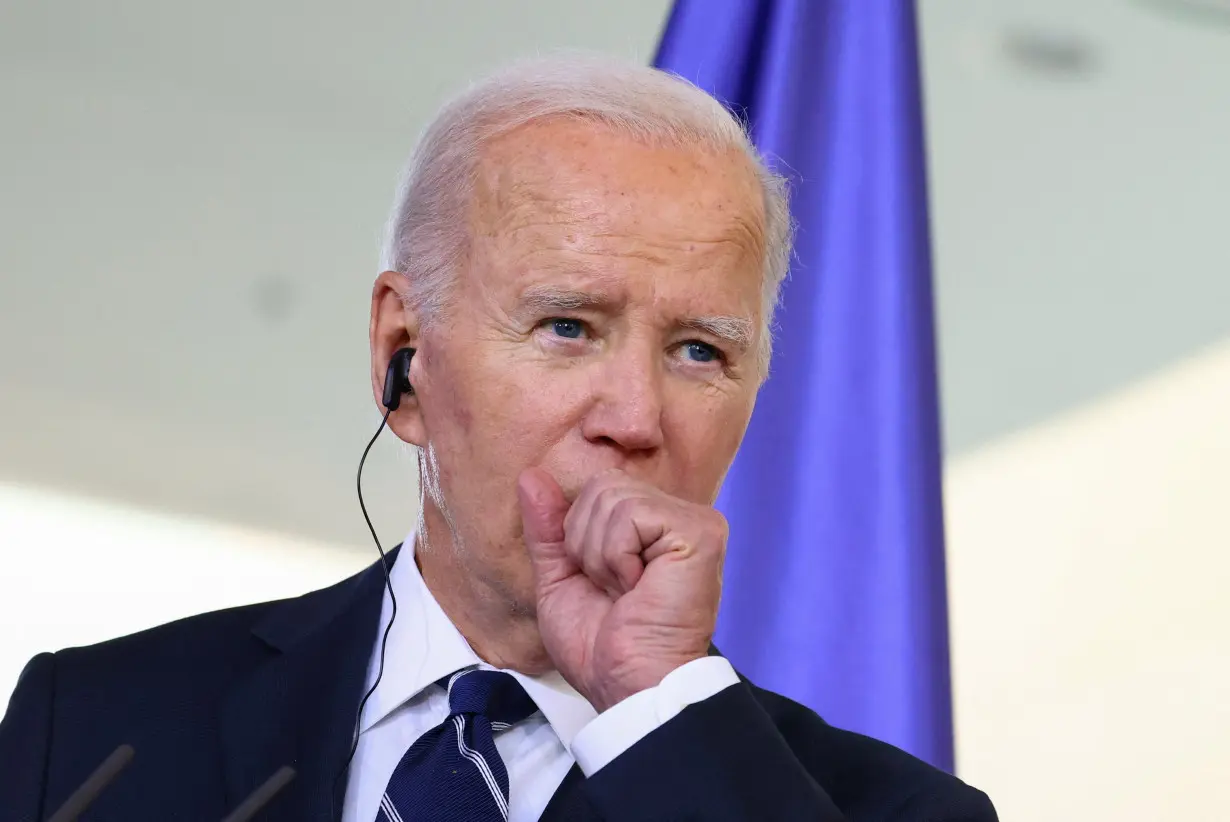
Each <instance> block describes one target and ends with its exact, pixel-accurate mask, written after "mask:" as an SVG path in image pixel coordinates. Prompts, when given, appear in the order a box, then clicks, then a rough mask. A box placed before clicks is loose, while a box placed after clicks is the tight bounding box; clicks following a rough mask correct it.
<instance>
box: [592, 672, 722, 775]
mask: <svg viewBox="0 0 1230 822" xmlns="http://www.w3.org/2000/svg"><path fill="white" fill-rule="evenodd" d="M738 682H739V675H738V674H736V673H735V669H734V667H733V666H732V665H731V664H730V662H729V661H728V660H727V659H726V658H725V657H721V656H707V657H704V658H703V659H694V660H692V661H691V662H689V663H687V664H685V665H680V666H679V667H678V668H676V669H675V670H673V671H671V672H670V673H669V674H667V675H666V676H665V677H663V679H662V681H661V682H660V683H658V684H657V685H656V686H654V687H652V688H646V689H645V690H643V691H638V692H637V693H635V694H633V695H632V696H630V697H628V698H627V699H625V700H623V701H622V702H619V703H618V704H616V705H612V706H611V707H610V708H608V709H607V710H605V711H603V712H602V713H601V714H599V715H598V716H597V718H595V719H594V720H592V721H591V722H590V723H589V724H588V725H586V726H585V727H584V728H582V729H581V730H580V732H579V733H578V734H577V735H576V737H575V738H574V739H573V740H572V756H573V758H575V759H576V761H577V764H578V765H580V766H581V771H582V772H583V773H584V774H585V775H586V776H587V777H588V776H593V775H594V774H595V773H597V772H598V770H600V769H601V768H603V767H605V766H606V765H607V764H609V763H610V762H611V760H613V759H614V758H615V757H617V756H619V755H620V754H621V753H623V752H624V751H626V750H628V749H629V748H631V747H632V746H633V745H635V744H636V743H637V742H640V741H641V740H642V739H644V738H645V737H646V736H649V734H650V733H651V732H652V731H654V730H656V729H658V728H660V727H661V726H663V725H665V724H666V723H667V722H669V721H670V720H672V719H674V718H675V717H676V716H677V715H678V714H679V712H680V711H682V710H683V709H684V708H686V707H688V706H689V705H693V704H695V703H697V702H703V701H705V700H706V699H708V698H709V697H711V696H713V695H714V694H716V693H718V692H719V691H723V690H725V689H726V688H729V687H730V686H731V685H736V684H738Z"/></svg>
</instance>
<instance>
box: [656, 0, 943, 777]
mask: <svg viewBox="0 0 1230 822" xmlns="http://www.w3.org/2000/svg"><path fill="white" fill-rule="evenodd" d="M656 64H657V65H658V66H660V67H662V68H665V69H668V70H670V71H674V72H676V73H678V74H680V75H682V76H683V77H685V78H687V79H688V80H691V81H692V82H694V83H696V84H697V85H699V86H700V87H701V88H703V89H705V90H707V91H709V92H710V93H711V94H713V95H714V96H716V97H717V98H719V99H720V100H723V101H724V102H726V103H727V104H728V105H729V106H730V107H731V108H732V110H734V111H735V112H736V113H737V114H738V115H740V116H742V117H745V118H746V119H747V121H748V122H749V124H750V126H751V131H752V135H753V137H754V139H755V141H756V144H757V145H758V146H759V147H760V150H761V151H762V152H763V153H764V154H765V155H766V156H767V158H768V159H769V161H770V162H771V163H772V164H774V165H775V167H776V168H777V169H778V170H779V171H780V172H781V173H783V174H785V175H786V176H787V177H789V178H790V180H791V187H792V197H791V200H792V211H793V213H794V216H795V219H796V221H797V223H798V235H797V243H796V258H795V260H794V262H793V264H792V266H791V273H790V277H789V278H788V279H787V281H786V284H785V286H784V290H783V294H782V305H781V308H780V309H779V312H778V316H777V325H778V329H777V334H776V345H775V349H774V355H773V365H772V372H771V376H770V378H769V381H768V382H767V383H766V384H765V386H764V388H763V389H762V391H761V393H760V399H759V402H758V404H757V407H756V412H755V414H754V416H753V418H752V422H751V427H750V429H749V431H748V434H747V438H746V439H745V440H744V444H743V447H742V449H741V450H740V452H739V455H738V457H737V458H736V460H735V464H734V466H733V468H732V470H731V473H730V475H729V477H728V478H727V481H726V484H725V486H724V488H723V491H722V495H721V498H720V499H719V507H720V508H721V510H722V511H723V512H724V513H725V514H726V516H727V517H728V519H729V520H730V524H731V538H730V550H729V554H728V557H727V565H726V587H725V591H724V595H723V604H722V612H721V616H720V619H719V622H718V637H717V640H716V642H717V645H718V647H719V648H721V649H722V651H723V653H725V654H726V655H727V656H729V657H730V658H731V660H732V661H733V662H734V663H735V665H736V666H737V667H738V668H740V670H742V671H743V672H745V673H746V674H747V675H748V676H750V677H751V678H752V679H753V680H754V681H756V682H757V683H758V684H761V685H763V686H765V687H767V688H770V689H772V690H776V691H779V692H781V693H784V694H785V695H787V696H789V697H791V698H793V699H796V700H798V701H800V702H803V703H804V704H806V705H809V706H810V707H812V708H814V709H815V710H816V711H817V712H819V713H820V714H821V715H822V716H824V717H825V718H826V719H827V720H828V721H829V722H830V723H832V724H834V725H837V726H840V727H844V728H849V729H851V730H856V731H859V732H861V733H865V734H868V735H871V736H874V737H877V738H879V739H883V740H885V741H887V742H890V743H892V744H894V745H897V746H899V747H902V748H904V749H906V750H907V751H910V752H911V753H913V754H915V755H917V756H919V757H921V758H922V759H925V760H927V761H928V762H930V763H932V764H934V765H936V766H938V767H941V768H944V769H946V770H952V767H953V751H952V706H951V696H950V691H949V672H948V624H947V608H946V591H945V579H944V534H943V530H944V529H943V514H942V508H941V491H940V444H939V440H940V433H939V410H938V400H937V396H936V394H937V391H936V367H935V343H934V331H933V323H932V300H931V267H930V253H929V243H928V235H927V196H926V178H925V168H924V150H923V134H922V127H923V123H922V113H921V102H920V81H919V66H918V43H917V31H916V21H915V12H914V6H913V4H912V3H911V2H908V0H759V1H758V0H677V2H676V5H675V8H674V11H673V13H672V15H671V17H670V20H669V22H668V24H667V28H666V31H665V33H664V34H663V37H662V43H661V46H660V49H659V53H658V57H657V60H656Z"/></svg>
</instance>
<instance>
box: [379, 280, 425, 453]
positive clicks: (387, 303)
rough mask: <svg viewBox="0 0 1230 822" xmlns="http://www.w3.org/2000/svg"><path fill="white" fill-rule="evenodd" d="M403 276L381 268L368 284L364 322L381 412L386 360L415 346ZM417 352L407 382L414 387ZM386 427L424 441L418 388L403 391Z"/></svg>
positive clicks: (402, 436)
mask: <svg viewBox="0 0 1230 822" xmlns="http://www.w3.org/2000/svg"><path fill="white" fill-rule="evenodd" d="M407 288H408V284H407V282H406V278H405V277H404V276H403V275H401V274H398V273H397V272H396V271H385V272H383V273H382V274H381V275H380V276H379V277H377V278H376V283H375V285H374V286H373V287H372V315H371V321H370V323H369V324H368V332H367V334H368V340H369V342H370V344H371V351H372V394H373V396H374V397H375V400H376V407H377V408H378V409H379V410H380V414H381V415H382V416H383V415H384V413H385V412H386V411H387V410H388V409H386V408H385V407H384V404H383V402H382V400H383V396H384V381H385V377H386V375H387V374H388V370H389V361H390V360H392V359H393V355H394V354H395V353H397V351H398V349H401V348H407V347H409V348H419V347H420V339H419V323H418V317H417V316H415V312H414V309H412V308H408V307H407V300H406V292H407ZM420 357H421V355H416V356H415V358H414V359H413V360H411V362H410V373H411V379H410V384H411V385H414V386H415V388H416V389H417V387H418V386H417V384H416V382H415V379H414V374H415V372H416V371H418V370H419V369H418V368H416V366H418V365H419V361H420ZM388 426H389V430H390V431H392V432H393V433H394V434H396V435H397V437H398V438H399V439H401V440H402V441H404V442H408V443H411V444H413V445H425V444H426V441H427V438H426V433H425V429H424V426H423V418H422V412H421V409H420V407H419V397H418V392H417V390H416V392H415V393H414V394H403V395H402V398H401V405H400V406H399V407H398V409H397V410H396V411H394V412H393V413H392V414H389V422H388Z"/></svg>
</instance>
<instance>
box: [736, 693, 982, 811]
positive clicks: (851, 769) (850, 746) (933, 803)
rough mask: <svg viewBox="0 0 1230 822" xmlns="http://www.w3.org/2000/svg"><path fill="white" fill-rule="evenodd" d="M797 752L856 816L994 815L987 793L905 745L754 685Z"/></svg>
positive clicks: (837, 801)
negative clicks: (841, 724) (838, 724)
mask: <svg viewBox="0 0 1230 822" xmlns="http://www.w3.org/2000/svg"><path fill="white" fill-rule="evenodd" d="M752 692H753V694H754V695H755V696H756V699H757V701H758V702H759V703H760V705H761V707H762V708H764V710H765V712H766V713H768V715H769V716H770V718H771V719H772V720H773V723H774V724H775V725H776V726H777V729H778V731H779V732H780V733H781V735H782V737H783V738H784V739H785V740H786V743H787V744H788V745H789V746H790V748H791V749H792V750H793V751H794V753H795V756H796V757H798V759H799V761H800V762H802V763H803V765H804V766H805V767H806V768H807V770H808V771H809V772H810V773H811V775H812V777H813V778H814V779H815V780H816V781H817V782H819V783H820V785H821V786H822V787H823V788H824V790H825V791H826V792H827V793H828V794H829V796H830V797H831V798H832V800H833V802H834V804H836V805H837V806H838V807H839V808H841V809H842V811H843V813H844V814H845V815H846V816H847V817H848V818H850V819H893V820H931V819H943V820H953V821H954V822H956V820H978V822H983V821H984V820H994V819H995V818H996V817H995V811H994V808H993V807H992V805H991V802H990V800H989V799H988V798H987V796H986V794H984V793H982V792H981V791H979V790H977V789H975V788H972V787H970V786H969V785H967V784H965V783H964V782H962V781H961V780H960V779H958V778H957V777H955V776H953V775H952V774H949V773H946V772H944V771H942V770H940V769H939V768H936V767H934V766H932V765H929V764H927V763H926V762H924V761H922V760H921V759H918V758H917V757H915V756H913V755H911V754H909V753H906V752H905V751H903V750H901V749H900V748H896V747H894V746H892V745H889V744H888V743H886V742H881V741H880V740H878V739H873V738H871V737H869V736H864V735H862V734H859V733H854V732H853V731H846V730H842V729H840V728H835V727H833V726H832V725H829V724H828V723H827V722H825V721H824V720H823V719H822V718H821V717H820V716H819V715H818V714H817V713H816V712H815V711H812V710H811V709H810V708H807V707H805V706H803V705H800V704H799V703H797V702H794V701H793V700H790V699H787V698H786V697H784V696H781V695H780V694H776V693H773V692H772V691H768V690H765V689H763V688H758V687H756V686H755V685H752Z"/></svg>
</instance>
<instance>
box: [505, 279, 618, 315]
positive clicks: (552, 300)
mask: <svg viewBox="0 0 1230 822" xmlns="http://www.w3.org/2000/svg"><path fill="white" fill-rule="evenodd" d="M610 303H611V300H610V299H609V298H608V297H605V296H603V295H601V294H594V293H592V292H589V291H577V290H575V289H571V288H559V287H557V286H553V285H534V286H530V287H529V288H527V289H526V290H525V292H524V293H523V294H522V295H521V304H522V305H524V306H525V307H526V308H527V309H530V310H533V311H550V310H553V309H555V310H561V311H576V310H577V309H578V308H595V307H600V306H604V305H610Z"/></svg>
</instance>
